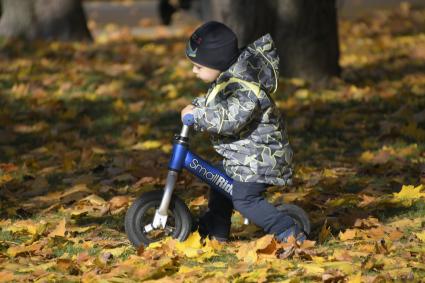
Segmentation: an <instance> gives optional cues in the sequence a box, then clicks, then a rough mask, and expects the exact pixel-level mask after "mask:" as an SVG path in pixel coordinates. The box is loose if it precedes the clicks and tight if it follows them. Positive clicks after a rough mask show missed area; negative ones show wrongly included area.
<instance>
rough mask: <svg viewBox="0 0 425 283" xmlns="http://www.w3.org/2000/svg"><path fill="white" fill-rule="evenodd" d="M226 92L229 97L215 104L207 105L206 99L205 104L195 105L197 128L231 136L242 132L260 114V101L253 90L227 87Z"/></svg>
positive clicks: (194, 112)
mask: <svg viewBox="0 0 425 283" xmlns="http://www.w3.org/2000/svg"><path fill="white" fill-rule="evenodd" d="M226 93H228V95H227V97H226V98H224V99H222V100H221V101H220V102H218V103H216V104H215V105H211V106H207V105H206V103H205V100H204V101H203V102H204V104H199V105H195V108H194V110H193V117H194V120H195V130H199V131H207V132H210V133H214V134H219V135H227V136H230V135H234V134H237V133H238V132H240V131H241V130H242V129H243V128H244V126H246V125H247V124H249V122H251V121H252V119H253V118H254V117H256V116H257V115H258V114H259V112H260V105H259V101H258V98H257V96H256V94H255V93H254V92H253V91H251V90H249V89H244V88H239V89H236V90H230V89H228V88H227V87H226V89H224V92H223V94H224V95H226Z"/></svg>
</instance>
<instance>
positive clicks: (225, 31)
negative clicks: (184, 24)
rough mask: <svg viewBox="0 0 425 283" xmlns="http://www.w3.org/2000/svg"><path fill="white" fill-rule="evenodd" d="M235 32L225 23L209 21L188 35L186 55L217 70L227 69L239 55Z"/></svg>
mask: <svg viewBox="0 0 425 283" xmlns="http://www.w3.org/2000/svg"><path fill="white" fill-rule="evenodd" d="M239 53H240V51H239V48H238V39H237V37H236V34H235V33H234V32H233V31H232V30H231V29H230V28H229V27H228V26H226V25H224V24H222V23H219V22H215V21H210V22H207V23H205V24H203V25H202V26H200V27H199V28H198V29H196V30H195V32H194V33H193V34H192V35H191V36H190V39H189V40H188V42H187V45H186V55H187V57H188V58H189V59H190V60H192V61H193V62H195V63H197V64H199V65H202V66H206V67H208V68H212V69H215V70H219V71H225V70H227V69H228V68H229V67H230V66H231V65H232V64H233V63H234V62H235V61H236V59H237V58H238V56H239Z"/></svg>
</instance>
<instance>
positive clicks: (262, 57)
mask: <svg viewBox="0 0 425 283" xmlns="http://www.w3.org/2000/svg"><path fill="white" fill-rule="evenodd" d="M278 67H279V57H278V55H277V51H276V49H275V47H274V43H273V40H272V38H271V36H270V35H269V34H267V35H264V36H263V37H261V38H259V39H258V40H256V41H255V42H253V43H251V44H249V45H248V46H247V47H246V48H245V49H244V50H243V51H242V52H241V54H240V55H239V57H238V59H237V61H236V62H235V63H234V64H233V65H232V66H230V68H229V69H228V70H226V71H224V72H222V73H221V74H220V75H219V77H218V78H217V79H216V80H215V82H213V83H212V85H211V87H210V88H209V89H208V93H207V95H206V96H204V97H198V98H195V99H194V100H193V101H192V104H193V105H194V106H195V108H194V110H193V116H194V121H195V124H194V128H195V130H198V131H207V132H209V133H210V134H211V141H212V144H213V146H214V149H215V150H216V151H217V153H218V154H220V155H221V156H223V157H224V160H223V167H224V169H225V170H226V173H227V175H229V176H230V177H231V178H233V179H235V180H237V181H239V182H256V183H266V184H273V185H287V184H290V183H291V177H292V167H291V162H292V155H293V153H292V149H291V146H290V145H289V142H288V138H287V133H286V129H285V124H284V121H283V118H282V116H281V114H280V112H279V110H278V109H277V108H276V105H275V104H274V102H273V100H272V98H271V97H270V95H271V94H272V93H273V92H274V91H275V90H276V88H277V83H278V76H279V73H278Z"/></svg>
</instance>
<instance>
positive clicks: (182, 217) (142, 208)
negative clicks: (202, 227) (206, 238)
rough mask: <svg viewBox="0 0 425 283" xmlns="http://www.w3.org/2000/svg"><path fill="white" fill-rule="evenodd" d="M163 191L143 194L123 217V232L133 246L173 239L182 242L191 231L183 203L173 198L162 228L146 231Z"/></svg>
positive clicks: (188, 214) (188, 215)
mask: <svg viewBox="0 0 425 283" xmlns="http://www.w3.org/2000/svg"><path fill="white" fill-rule="evenodd" d="M163 193H164V191H162V190H160V191H151V192H147V193H144V194H143V195H141V196H140V197H139V198H138V199H136V200H135V201H134V202H133V204H132V205H131V206H130V208H129V209H128V210H127V213H126V215H125V223H124V226H125V232H126V233H127V237H128V239H129V240H130V242H131V243H132V244H133V245H134V246H135V247H139V246H140V245H145V246H147V245H149V244H150V243H153V242H156V241H159V240H161V239H164V238H165V237H169V236H171V237H173V238H175V239H178V240H180V241H184V240H186V239H187V237H188V236H189V234H190V232H191V229H192V215H191V214H190V212H189V209H188V208H187V206H186V205H185V203H184V202H183V201H182V200H181V199H180V198H178V197H177V196H174V195H173V197H172V198H171V202H170V206H169V208H168V218H167V224H166V226H165V227H164V228H157V229H153V230H152V229H147V228H146V227H149V226H150V225H151V224H152V222H153V219H154V216H155V212H156V210H157V209H158V208H159V205H160V203H161V200H162V196H163Z"/></svg>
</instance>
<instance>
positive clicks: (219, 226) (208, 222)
mask: <svg viewBox="0 0 425 283" xmlns="http://www.w3.org/2000/svg"><path fill="white" fill-rule="evenodd" d="M267 186H268V185H267V184H262V183H244V182H238V181H234V182H233V195H232V200H229V199H228V198H226V197H225V196H224V195H222V194H221V193H219V192H216V191H214V190H213V189H210V195H209V200H208V211H207V212H206V213H205V214H204V215H203V216H202V217H201V218H200V219H199V232H200V233H201V234H205V235H207V234H208V235H210V236H213V237H216V238H217V239H223V240H224V239H228V237H229V234H230V225H231V221H230V219H231V216H232V212H233V209H236V210H237V211H239V212H240V213H241V214H242V215H243V216H244V217H246V218H248V219H249V220H250V221H251V222H253V223H254V224H256V225H257V226H259V227H261V228H263V230H264V231H265V232H266V233H267V234H274V235H278V234H280V233H282V232H283V231H285V230H286V229H288V228H289V227H290V226H292V225H294V224H295V223H294V220H293V219H292V218H291V217H290V216H288V215H285V214H284V213H282V212H280V211H279V210H277V209H276V208H275V207H274V206H273V205H272V204H270V203H269V202H268V201H267V200H266V199H265V198H264V195H263V193H264V192H265V191H266V189H267Z"/></svg>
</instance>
